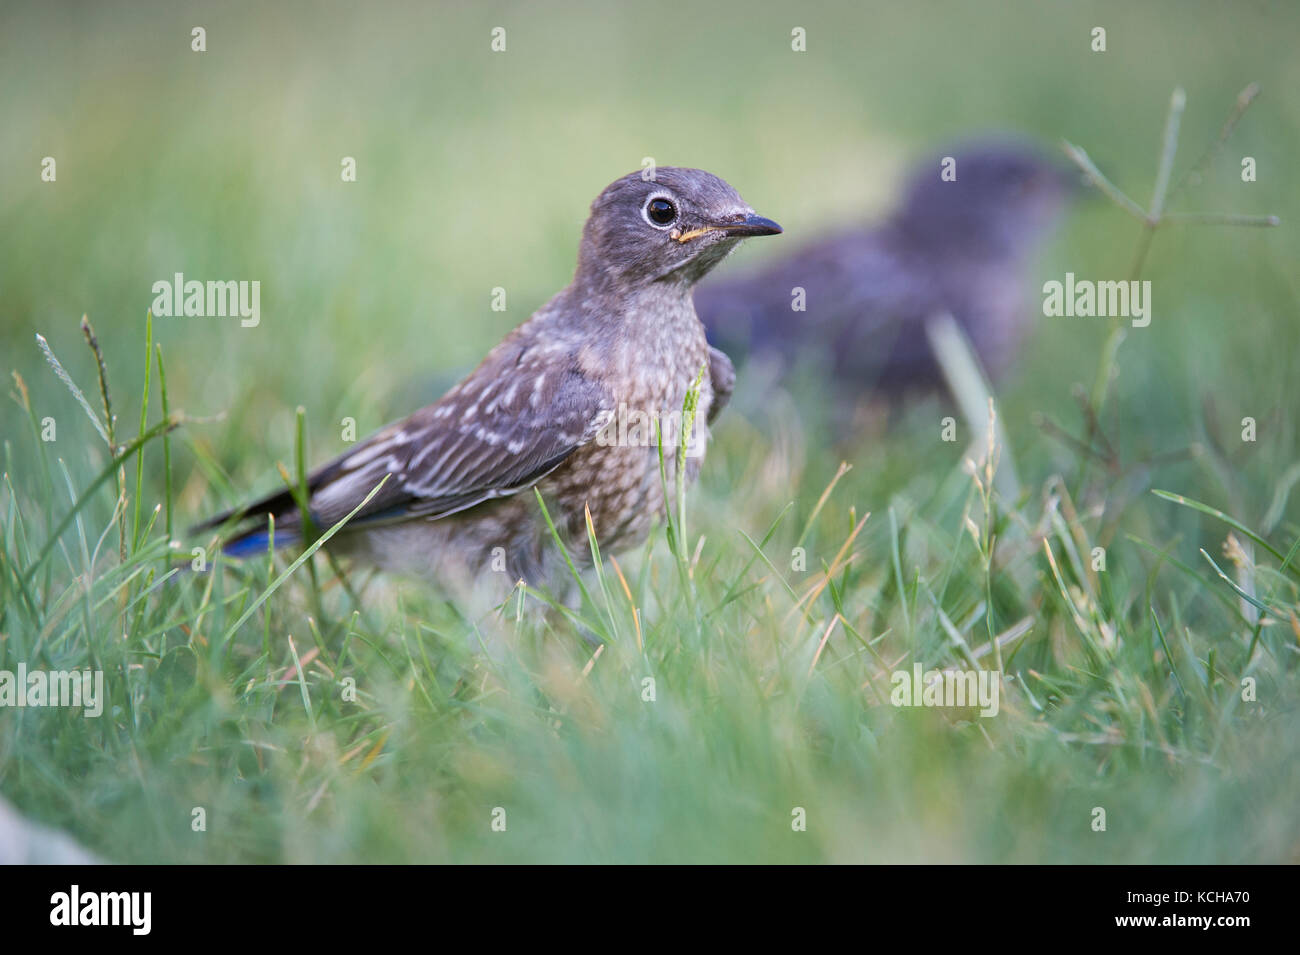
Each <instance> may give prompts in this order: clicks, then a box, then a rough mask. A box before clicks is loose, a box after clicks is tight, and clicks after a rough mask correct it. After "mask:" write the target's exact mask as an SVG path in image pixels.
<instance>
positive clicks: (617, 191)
mask: <svg viewBox="0 0 1300 955" xmlns="http://www.w3.org/2000/svg"><path fill="white" fill-rule="evenodd" d="M780 231H781V227H780V226H778V225H777V224H776V223H775V222H773V221H772V220H771V219H765V218H763V217H761V216H759V215H757V214H755V212H754V210H753V209H751V208H750V207H749V205H748V204H746V202H745V201H744V200H743V199H742V198H741V197H740V195H739V194H738V193H737V192H736V190H735V189H733V188H732V187H731V186H730V185H728V184H727V183H726V182H724V181H723V180H721V179H719V178H718V177H717V176H714V175H711V174H709V173H707V172H704V171H702V170H699V169H682V168H673V167H662V166H661V167H659V168H658V170H657V172H656V175H655V177H654V179H653V180H652V181H647V180H646V179H644V178H643V177H642V174H641V173H633V174H630V175H627V176H624V177H623V178H622V179H618V180H616V181H615V182H614V183H612V184H611V185H610V186H609V187H608V188H606V189H605V191H604V192H602V193H601V194H600V196H599V197H598V198H597V199H596V201H595V202H594V203H592V206H591V214H590V216H589V218H588V219H587V222H586V225H585V226H584V228H583V232H582V241H581V245H580V247H579V252H578V267H577V271H576V273H575V274H574V277H573V281H572V282H571V283H570V284H569V286H568V287H567V288H566V289H564V291H562V292H560V293H559V294H558V295H556V296H555V297H554V298H553V299H551V300H550V301H549V302H548V303H547V304H546V305H544V306H542V308H540V309H539V310H538V311H537V312H536V313H534V314H533V316H532V317H531V318H529V319H528V321H526V322H524V323H523V324H522V325H520V326H519V327H518V328H516V329H515V330H514V331H513V332H511V333H510V334H509V335H507V336H506V338H505V340H503V341H502V342H501V343H500V344H499V345H497V346H496V347H495V348H493V349H492V351H491V352H489V353H488V355H487V357H486V358H484V359H483V362H482V363H481V364H480V365H479V366H478V367H477V368H476V369H475V370H474V371H472V372H471V373H470V374H469V375H468V376H467V377H466V378H464V379H463V380H462V381H461V382H460V383H459V384H457V385H456V386H455V387H453V388H452V389H451V390H450V391H448V392H447V393H446V394H445V395H443V397H442V398H441V399H439V400H438V401H437V402H435V403H434V404H432V405H429V406H428V407H425V408H422V409H420V410H419V411H417V412H415V413H414V414H412V415H411V416H410V417H408V418H406V419H405V420H402V421H399V422H397V423H395V424H391V425H389V426H388V427H386V428H384V429H383V430H381V431H379V432H378V433H377V434H375V435H373V436H372V437H370V438H368V439H367V440H365V441H364V442H362V443H361V444H360V445H358V446H357V447H356V448H354V449H352V450H350V451H348V452H347V453H346V454H344V455H342V456H340V457H338V458H336V459H335V460H333V461H331V462H329V463H328V464H326V465H324V466H323V467H321V468H319V469H318V470H316V471H314V472H313V473H312V474H311V475H310V476H309V477H308V480H307V488H308V492H309V509H310V516H311V523H312V524H313V525H314V526H315V528H317V529H319V530H324V529H327V528H329V527H331V526H333V525H334V524H336V523H337V522H338V521H339V520H341V519H342V518H343V517H345V516H346V515H347V514H348V513H349V512H350V511H352V509H353V508H355V507H357V505H359V504H360V503H361V502H362V501H363V500H364V498H365V496H366V495H367V494H368V493H370V492H371V491H372V490H373V489H374V488H375V486H376V485H377V484H379V482H380V480H381V479H383V478H384V477H385V476H386V475H387V476H388V481H387V483H386V484H385V485H384V487H383V489H382V490H381V491H380V492H379V493H378V494H377V495H376V496H375V497H374V498H373V499H371V501H370V502H369V504H367V505H366V506H365V508H364V509H363V510H361V511H360V512H359V513H357V514H356V516H354V517H353V519H352V520H351V522H350V523H349V524H348V525H346V526H345V527H344V528H343V530H341V531H340V532H339V533H338V534H337V535H336V536H335V537H334V538H332V539H331V541H330V542H329V544H328V545H327V546H328V547H330V548H331V549H332V550H334V551H336V552H340V553H343V554H346V555H349V556H352V557H355V558H357V559H358V560H361V561H364V562H367V563H371V564H373V565H376V566H378V567H379V568H381V569H385V570H395V571H400V572H407V573H415V574H418V575H421V576H425V577H430V578H433V579H435V580H438V581H440V582H442V583H443V584H444V585H446V586H448V587H450V588H453V589H457V588H463V587H474V586H475V585H476V584H481V583H483V582H484V580H485V579H490V580H495V581H497V582H498V583H504V585H505V586H506V588H507V589H508V587H509V586H510V585H513V583H514V582H515V581H516V580H520V579H522V580H525V581H527V582H528V583H529V584H532V585H534V586H536V585H538V584H544V585H551V586H552V587H553V588H555V589H556V590H557V591H558V590H561V589H562V588H561V587H560V586H559V585H560V583H561V582H562V579H563V577H564V575H565V573H566V568H565V567H564V559H563V556H562V555H561V554H560V553H558V552H557V548H555V546H554V544H553V541H552V539H551V537H550V532H549V530H548V529H547V527H546V523H545V520H544V517H543V515H542V513H541V510H540V508H539V507H538V504H537V501H536V499H535V495H534V493H533V489H534V488H536V489H537V490H538V491H540V492H541V495H542V498H543V500H544V501H546V503H547V510H548V512H549V514H550V515H551V518H552V520H553V521H554V522H555V525H556V528H557V530H558V531H559V533H560V535H561V537H562V538H563V539H564V541H565V542H566V547H567V549H568V551H569V554H570V556H571V558H572V559H573V560H574V561H575V563H576V564H578V565H579V566H585V565H589V564H590V561H591V558H590V548H589V544H588V542H587V530H586V523H585V516H584V514H585V509H590V512H591V521H592V525H593V527H594V529H595V536H596V540H597V542H598V543H599V546H600V548H601V549H602V551H603V552H606V553H614V552H618V551H620V550H623V549H625V548H629V547H634V546H636V545H637V544H639V543H641V542H642V541H644V540H645V538H646V536H647V534H648V532H649V529H650V527H651V525H652V524H653V523H654V522H655V521H656V520H657V519H658V518H660V517H661V516H662V515H663V514H664V496H663V487H662V483H661V475H660V469H659V443H658V441H657V439H656V438H655V436H654V428H653V426H652V425H648V424H647V422H648V421H650V420H652V418H654V417H658V419H659V420H660V421H661V422H662V423H665V424H671V422H672V421H673V420H674V416H676V418H680V417H681V409H682V406H683V402H684V400H685V397H686V394H687V391H688V389H689V388H691V387H692V386H693V385H694V383H695V382H696V380H697V379H700V394H699V401H698V406H697V408H698V410H697V415H698V421H699V422H700V424H701V429H700V430H702V431H703V435H702V438H707V424H711V423H712V422H713V421H714V420H715V419H716V418H717V416H718V413H719V412H721V410H722V408H723V407H724V406H725V404H726V403H727V399H728V398H729V397H730V395H731V391H732V386H733V384H734V382H735V371H734V369H733V368H732V364H731V361H730V360H729V359H728V358H727V356H726V355H724V354H723V353H722V352H720V351H719V350H718V349H716V348H711V347H710V346H709V344H708V342H707V341H706V339H705V334H704V327H703V326H702V325H701V324H700V321H699V319H698V318H697V317H696V314H695V309H694V307H693V305H692V303H691V287H692V286H693V285H694V284H695V282H696V281H698V280H699V279H700V278H701V277H702V276H703V275H705V273H707V272H708V271H709V270H710V269H711V268H713V267H714V266H715V265H716V264H717V263H718V262H719V261H721V260H722V259H723V258H724V257H725V256H726V255H727V254H728V253H729V252H731V250H732V249H733V248H735V246H736V245H737V244H738V242H739V241H740V240H741V239H743V238H745V237H747V236H762V235H775V234H777V233H779V232H780ZM701 376H702V377H701ZM629 419H630V421H631V425H632V426H631V427H629ZM679 430H680V429H679ZM697 433H698V431H697ZM663 434H664V444H665V451H664V459H665V466H666V470H667V472H668V480H669V482H670V485H671V482H672V481H674V479H675V474H676V462H675V459H676V454H675V452H674V451H673V449H672V448H670V447H668V443H669V442H670V441H672V440H675V439H677V438H680V439H681V440H686V439H687V436H686V435H682V434H674V433H673V431H672V429H671V428H670V427H663ZM688 453H689V455H690V456H689V457H688V458H687V462H688V463H687V468H686V472H687V474H686V477H687V479H688V480H690V479H693V478H694V477H695V476H696V474H697V473H698V470H699V466H700V463H701V461H702V455H703V444H702V442H701V443H699V444H696V443H694V442H692V443H691V444H688ZM267 515H273V516H274V518H275V525H274V526H275V535H276V537H275V540H276V543H277V544H281V543H285V544H288V543H293V542H297V541H300V540H301V538H302V530H303V527H302V523H303V522H302V518H301V515H300V514H299V512H298V510H297V507H296V505H295V503H294V499H293V496H292V495H291V494H290V493H289V492H288V491H281V492H280V493H277V494H272V495H270V496H269V497H266V498H263V499H261V500H259V501H256V502H255V503H253V504H250V505H247V506H245V507H242V508H238V509H235V510H233V511H229V512H227V513H224V514H221V515H218V516H217V517H214V518H212V519H211V520H209V521H207V522H205V523H204V524H203V525H201V527H200V528H199V529H206V528H212V527H217V526H220V525H223V524H226V523H227V522H232V521H233V522H235V524H234V526H235V527H236V533H235V535H234V536H233V537H232V538H230V539H229V540H228V541H227V542H226V544H225V547H224V550H225V551H226V552H227V553H229V554H231V555H234V556H247V555H251V554H256V553H260V552H264V551H265V549H266V547H267V543H268V521H267ZM250 522H251V523H250ZM489 575H491V576H489Z"/></svg>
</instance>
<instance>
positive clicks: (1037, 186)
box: [895, 139, 1078, 255]
mask: <svg viewBox="0 0 1300 955" xmlns="http://www.w3.org/2000/svg"><path fill="white" fill-rule="evenodd" d="M950 160H951V161H950ZM1077 185H1078V177H1077V175H1076V176H1073V177H1072V176H1071V174H1070V172H1069V171H1068V170H1067V169H1066V168H1065V166H1064V164H1063V163H1060V162H1054V161H1052V160H1051V159H1049V158H1048V157H1047V156H1045V155H1044V154H1043V153H1042V152H1041V151H1040V150H1039V149H1038V148H1037V147H1035V146H1033V145H1032V144H1029V143H1024V142H1019V141H1016V140H1013V139H995V140H987V141H983V142H976V143H969V144H966V145H965V146H957V147H954V148H952V149H950V150H949V151H948V152H946V153H944V154H943V155H941V156H936V157H934V159H933V160H932V161H930V162H927V163H924V164H923V165H922V166H920V167H918V170H917V172H916V173H915V174H914V175H913V176H912V178H911V180H910V181H909V182H908V185H907V188H906V193H905V197H904V200H903V203H902V205H901V207H900V208H899V210H898V213H897V216H896V219H895V221H896V223H897V224H898V225H899V227H900V228H901V229H902V230H903V231H904V233H905V234H907V235H908V236H910V237H912V238H914V239H917V240H919V241H921V242H924V243H926V245H927V247H929V248H935V249H943V248H952V249H958V250H960V251H962V252H963V253H966V254H973V255H984V254H990V255H1005V254H1015V253H1018V252H1023V251H1027V250H1028V249H1029V248H1031V247H1032V245H1033V244H1034V243H1035V242H1037V241H1038V240H1039V239H1040V238H1041V237H1042V235H1043V233H1044V232H1045V231H1046V230H1047V229H1049V228H1050V227H1051V226H1052V225H1053V223H1054V222H1055V221H1056V219H1057V217H1058V216H1059V214H1060V213H1061V211H1062V209H1063V208H1064V205H1065V203H1066V201H1067V199H1068V198H1069V197H1070V195H1071V194H1072V193H1073V192H1074V191H1076V189H1077Z"/></svg>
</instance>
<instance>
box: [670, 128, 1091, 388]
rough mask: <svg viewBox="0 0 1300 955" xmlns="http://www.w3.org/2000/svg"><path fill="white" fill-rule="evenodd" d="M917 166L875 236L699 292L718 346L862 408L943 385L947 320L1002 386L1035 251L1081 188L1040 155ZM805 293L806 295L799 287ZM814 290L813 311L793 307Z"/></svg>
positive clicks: (960, 155) (818, 246)
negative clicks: (862, 403) (805, 371)
mask: <svg viewBox="0 0 1300 955" xmlns="http://www.w3.org/2000/svg"><path fill="white" fill-rule="evenodd" d="M945 155H947V156H951V157H952V158H953V159H955V160H956V162H955V166H953V167H952V172H954V173H955V176H956V178H955V179H952V181H945V180H944V178H942V176H941V173H942V172H943V170H944V166H943V164H942V163H941V157H935V158H934V159H933V160H932V161H929V162H926V163H924V164H923V165H921V166H919V167H917V168H916V169H915V170H914V172H913V173H912V175H911V177H910V181H909V182H908V184H907V186H906V189H905V192H904V196H903V200H902V202H901V204H900V205H899V207H898V208H897V210H896V211H895V212H894V213H893V214H892V215H891V216H890V217H889V218H888V219H887V220H886V221H885V222H883V223H881V224H880V225H877V226H874V227H867V228H852V229H848V230H846V231H843V232H840V233H838V234H834V235H830V236H828V237H826V238H822V239H819V240H818V241H816V242H814V243H812V244H810V245H805V246H803V247H802V248H800V249H798V250H796V251H795V252H794V253H792V254H790V255H788V256H786V257H783V258H778V259H776V260H774V261H771V262H769V263H767V264H766V265H765V266H762V267H760V268H758V269H757V270H755V271H752V272H750V273H748V274H742V275H739V276H737V277H734V278H733V277H719V278H717V279H714V280H711V281H709V282H705V283H703V284H702V285H701V286H700V288H699V289H698V290H697V291H696V295H695V307H696V309H697V310H698V312H699V314H700V318H701V320H702V321H703V322H704V324H705V326H706V328H707V329H708V335H709V340H710V342H712V343H713V344H714V345H717V346H718V347H720V348H723V349H725V350H727V351H729V352H731V353H732V354H733V355H735V356H736V357H737V359H738V360H740V359H742V358H743V357H744V356H746V355H748V356H750V357H752V358H761V359H764V360H766V362H767V363H769V364H770V365H771V366H773V367H775V369H776V372H777V375H778V376H779V375H781V374H783V373H784V372H787V371H789V370H790V369H791V368H792V367H794V366H795V365H796V364H797V363H799V362H800V361H801V360H802V361H807V362H809V363H810V364H811V366H812V368H813V369H814V370H815V372H816V373H817V374H819V375H820V376H824V377H825V378H826V379H827V380H828V383H829V384H830V385H831V388H832V394H833V395H838V397H840V398H842V399H846V400H852V399H856V398H859V397H863V396H866V395H868V394H872V393H876V394H881V393H883V394H886V395H897V394H900V393H903V392H906V391H909V390H917V389H919V390H928V389H933V388H935V387H937V386H938V385H939V384H940V382H941V377H940V372H939V368H938V366H937V364H936V363H935V360H934V357H933V355H932V354H931V351H930V346H929V344H928V341H927V338H926V334H925V324H926V322H927V321H929V320H930V319H931V318H932V317H934V316H936V315H938V314H941V313H944V312H948V313H950V314H952V316H953V317H954V318H955V319H956V321H957V323H958V324H959V325H960V326H961V327H962V328H963V329H964V331H965V332H966V334H967V336H968V337H969V338H970V340H971V342H972V344H973V345H974V348H975V351H976V353H977V355H978V356H979V358H980V360H981V362H982V363H983V365H984V366H985V369H986V370H987V371H988V372H989V374H990V375H992V376H994V377H996V376H998V375H999V374H1001V373H1002V372H1004V371H1005V370H1006V369H1007V367H1008V366H1009V365H1010V363H1011V362H1012V360H1013V359H1014V357H1015V355H1016V352H1017V349H1018V346H1019V344H1020V341H1021V338H1022V335H1023V333H1024V332H1025V330H1026V326H1027V324H1028V321H1029V318H1030V316H1031V314H1032V313H1031V311H1030V308H1029V307H1028V305H1027V303H1026V302H1025V300H1024V297H1023V293H1024V284H1025V279H1026V278H1027V276H1026V275H1025V270H1026V268H1027V265H1028V259H1029V254H1030V253H1031V252H1032V251H1033V249H1034V246H1035V245H1036V244H1037V243H1038V242H1040V241H1041V240H1042V238H1043V237H1044V235H1045V234H1046V233H1047V232H1048V230H1049V227H1050V226H1051V225H1052V224H1053V222H1054V221H1055V220H1056V218H1057V217H1058V214H1059V213H1060V212H1061V210H1062V208H1063V206H1064V201H1065V199H1066V197H1067V195H1068V194H1069V193H1070V192H1071V191H1072V188H1073V187H1072V180H1071V178H1070V177H1069V176H1068V175H1067V174H1066V172H1065V170H1064V168H1058V166H1056V165H1055V164H1054V163H1052V162H1050V161H1049V160H1048V159H1046V158H1045V157H1044V156H1042V155H1041V154H1040V153H1039V152H1038V151H1037V150H1036V149H1034V148H1033V147H1031V146H1027V145H1023V144H1019V143H1015V142H1009V141H985V142H977V143H972V144H970V145H968V146H966V147H961V148H956V149H953V150H951V151H949V152H948V153H946V154H945ZM799 290H802V293H800V292H799ZM800 294H802V295H803V297H804V301H803V305H804V306H805V308H806V311H802V312H801V311H796V310H795V306H796V305H797V304H799V303H798V300H797V296H799V295H800Z"/></svg>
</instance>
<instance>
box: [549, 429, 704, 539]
mask: <svg viewBox="0 0 1300 955" xmlns="http://www.w3.org/2000/svg"><path fill="white" fill-rule="evenodd" d="M699 420H700V423H699V425H698V427H697V429H695V435H696V437H695V439H694V440H693V441H691V442H689V443H688V451H689V456H688V457H687V460H686V480H687V481H688V482H690V481H693V480H694V479H695V478H696V476H697V475H698V474H699V470H700V465H701V463H702V462H703V458H704V447H705V438H706V434H705V427H704V424H703V420H704V419H703V416H702V415H701V416H700V419H699ZM663 456H664V461H663V470H662V471H661V470H660V464H659V444H658V441H657V440H656V437H655V433H654V429H653V428H650V429H648V433H645V434H641V433H638V431H637V430H636V429H635V428H629V429H628V430H627V431H626V432H624V433H622V434H620V435H617V440H614V436H611V438H610V439H609V440H607V441H606V443H604V444H600V443H597V442H593V443H592V444H589V445H587V446H586V447H584V448H581V449H580V450H579V451H577V452H576V453H575V454H574V455H573V457H572V458H570V459H569V461H567V462H566V463H565V466H564V467H563V468H562V469H561V470H560V471H557V472H556V473H555V474H554V475H552V477H551V479H550V480H548V481H547V482H545V483H546V484H548V485H550V486H549V488H544V490H543V493H544V494H548V492H549V494H548V496H553V497H554V498H555V499H556V500H557V501H558V502H559V503H560V506H561V509H562V511H563V513H564V514H565V515H567V517H568V520H569V527H568V531H569V536H570V540H571V541H572V542H573V544H574V546H575V549H576V550H585V549H586V548H587V542H586V536H587V531H586V520H585V513H586V511H588V510H589V511H590V513H591V524H592V528H593V530H594V531H595V535H596V541H597V543H598V544H599V545H600V546H601V547H602V548H603V549H605V550H607V551H617V550H620V549H626V548H629V547H635V546H637V545H638V544H640V543H642V542H643V541H644V540H645V539H646V536H647V534H648V533H649V531H650V528H651V527H653V526H654V524H655V523H656V522H657V521H659V520H661V519H662V518H663V516H664V510H665V509H664V483H665V479H666V481H667V486H668V488H669V489H670V493H671V489H672V488H673V487H675V482H676V474H677V447H676V442H675V441H674V442H673V446H672V447H670V446H669V445H668V443H667V442H665V445H664V449H663Z"/></svg>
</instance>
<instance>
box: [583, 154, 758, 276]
mask: <svg viewBox="0 0 1300 955" xmlns="http://www.w3.org/2000/svg"><path fill="white" fill-rule="evenodd" d="M780 231H781V227H780V226H779V225H777V224H776V223H775V222H773V221H772V220H771V219H765V218H763V217H762V216H760V215H757V214H756V213H755V212H754V210H753V209H751V208H750V207H749V205H748V204H747V203H746V202H745V200H744V199H742V198H740V194H739V193H738V192H736V190H735V189H733V188H731V186H730V185H728V184H727V183H726V182H725V181H723V180H722V179H719V178H718V177H717V176H715V175H712V174H711V173H707V172H704V171H703V170H702V169H683V168H677V167H673V166H660V167H658V168H657V169H656V170H655V171H654V174H653V177H650V176H647V175H644V174H642V173H639V172H637V173H631V174H629V175H627V176H624V177H623V178H622V179H617V180H615V181H614V182H612V183H610V185H609V186H607V187H606V188H605V191H604V192H602V193H601V194H600V195H599V196H598V197H597V198H596V201H595V202H593V203H592V204H591V215H590V216H589V217H588V219H587V224H586V226H585V227H584V228H583V230H582V246H581V249H580V251H579V253H578V275H579V277H580V278H582V279H585V280H587V281H588V282H592V283H596V284H601V285H604V284H608V283H613V284H616V285H618V286H620V287H623V288H636V287H639V286H646V285H650V284H652V283H655V282H675V283H681V284H682V285H684V286H690V285H692V284H693V283H695V282H697V281H698V280H699V279H701V278H703V277H704V275H705V274H706V273H707V272H708V271H709V269H711V268H713V266H715V265H717V264H718V262H720V261H722V259H723V258H725V257H726V255H727V254H728V253H729V252H730V251H731V250H732V249H733V248H735V247H736V245H737V243H738V242H739V241H740V240H741V239H743V238H746V237H748V236H758V235H776V234H778V233H779V232H780Z"/></svg>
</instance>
